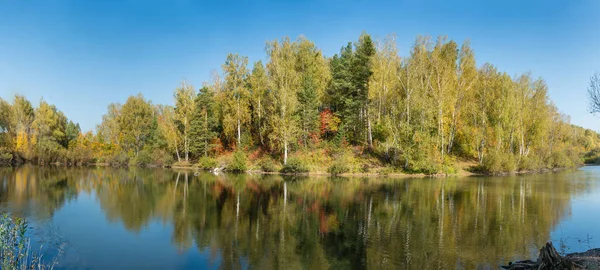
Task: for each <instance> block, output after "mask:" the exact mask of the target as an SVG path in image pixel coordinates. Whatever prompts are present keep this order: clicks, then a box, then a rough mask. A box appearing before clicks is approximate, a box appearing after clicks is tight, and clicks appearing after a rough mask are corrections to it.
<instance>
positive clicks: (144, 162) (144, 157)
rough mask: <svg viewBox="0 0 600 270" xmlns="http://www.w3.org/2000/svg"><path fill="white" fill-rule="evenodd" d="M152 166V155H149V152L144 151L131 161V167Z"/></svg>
mask: <svg viewBox="0 0 600 270" xmlns="http://www.w3.org/2000/svg"><path fill="white" fill-rule="evenodd" d="M151 164H152V157H151V156H150V153H148V151H146V150H143V151H140V152H139V153H138V154H137V156H135V157H133V158H132V159H131V160H130V161H129V165H133V166H148V165H151Z"/></svg>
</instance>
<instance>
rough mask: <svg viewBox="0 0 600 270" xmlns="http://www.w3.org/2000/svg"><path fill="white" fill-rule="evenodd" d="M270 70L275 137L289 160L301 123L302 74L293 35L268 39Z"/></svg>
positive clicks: (285, 162)
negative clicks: (298, 119)
mask: <svg viewBox="0 0 600 270" xmlns="http://www.w3.org/2000/svg"><path fill="white" fill-rule="evenodd" d="M266 51H267V55H268V56H269V62H268V64H267V70H268V72H269V78H270V79H271V82H270V83H271V85H272V87H273V91H274V97H275V100H274V105H275V115H274V117H273V121H272V122H271V127H272V129H273V133H272V134H271V140H272V141H273V142H275V144H277V145H279V146H280V147H282V148H283V163H284V164H287V159H288V151H289V148H290V143H291V142H292V141H293V140H294V139H295V137H296V134H297V131H298V128H297V127H298V124H297V117H295V113H296V111H297V107H298V99H297V94H296V91H297V89H298V81H299V80H298V74H297V72H296V69H295V64H296V61H295V53H294V45H293V44H292V42H291V41H290V39H289V38H284V39H283V40H281V41H272V42H268V43H267V48H266Z"/></svg>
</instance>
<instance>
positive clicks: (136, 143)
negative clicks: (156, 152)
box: [118, 94, 154, 156]
mask: <svg viewBox="0 0 600 270" xmlns="http://www.w3.org/2000/svg"><path fill="white" fill-rule="evenodd" d="M153 113H154V112H153V110H152V106H151V104H150V103H149V102H148V101H146V99H144V96H143V95H142V94H138V95H136V96H130V97H129V98H128V99H127V101H126V102H125V104H123V106H122V107H121V115H120V117H119V118H118V123H119V129H120V131H121V132H122V134H123V136H122V141H121V144H122V145H123V148H124V149H125V150H132V151H133V154H134V155H135V156H137V155H138V154H139V152H140V151H141V150H142V148H143V147H144V145H145V143H146V140H147V139H148V136H149V135H150V132H151V128H152V119H153Z"/></svg>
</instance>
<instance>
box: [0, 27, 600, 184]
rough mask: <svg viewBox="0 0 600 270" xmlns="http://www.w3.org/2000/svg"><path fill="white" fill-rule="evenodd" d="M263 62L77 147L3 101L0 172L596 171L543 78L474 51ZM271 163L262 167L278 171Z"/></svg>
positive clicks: (71, 132)
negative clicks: (473, 166)
mask: <svg viewBox="0 0 600 270" xmlns="http://www.w3.org/2000/svg"><path fill="white" fill-rule="evenodd" d="M375 44H377V46H376V45H375ZM266 54H267V62H266V63H265V65H263V63H262V62H260V61H259V62H256V63H255V64H254V66H253V68H252V71H251V72H249V70H248V68H247V65H248V58H247V57H245V56H241V55H237V54H229V55H228V56H227V58H226V60H225V63H224V64H223V65H222V71H223V74H218V73H215V74H213V76H212V79H211V82H209V83H207V84H206V85H205V86H204V87H202V88H201V89H200V90H199V92H198V93H197V95H196V96H194V87H193V86H192V85H191V84H188V83H187V82H186V81H183V82H182V84H181V87H179V88H177V89H176V91H175V93H174V101H175V105H174V106H168V105H154V104H152V102H150V101H148V100H146V99H144V97H143V96H142V95H141V94H138V95H136V96H131V97H129V98H128V99H127V101H126V102H125V104H123V105H120V104H110V105H109V106H108V108H107V113H106V115H104V116H103V118H102V123H101V124H100V125H99V126H97V128H96V130H97V132H96V133H95V134H91V135H90V136H87V137H86V138H84V139H81V138H80V137H81V135H82V134H81V130H80V127H79V125H78V124H76V123H74V122H72V121H70V120H69V119H67V117H66V116H65V115H64V114H63V113H62V112H61V111H59V110H58V109H57V108H56V107H55V106H54V105H51V104H48V103H47V102H45V101H44V100H42V101H41V102H40V103H39V106H37V108H34V106H32V105H31V103H30V102H29V101H28V100H27V99H26V98H25V97H23V96H19V95H17V96H15V97H14V100H13V101H12V103H9V102H7V101H4V100H2V99H0V147H4V148H5V149H6V150H2V151H3V152H4V154H3V155H2V156H0V162H2V161H1V160H8V157H9V154H7V153H12V154H13V155H14V157H15V159H16V160H17V161H21V160H25V161H28V162H37V163H40V164H47V163H53V162H64V163H68V164H84V163H88V162H91V161H93V160H106V161H107V162H110V163H112V164H131V165H149V164H152V165H158V166H168V165H169V164H171V163H172V162H173V160H172V159H173V158H174V157H177V161H178V162H183V163H181V164H183V165H189V164H191V163H193V161H192V160H194V161H195V160H197V159H198V158H200V157H213V158H217V159H223V160H220V161H224V160H225V159H232V160H231V161H230V162H220V163H219V164H229V165H230V167H232V168H234V167H235V168H236V169H239V170H241V168H244V170H245V169H246V167H245V166H246V165H245V164H244V165H243V166H242V164H243V163H246V162H245V161H244V162H241V161H240V160H241V159H239V154H238V155H237V157H238V158H237V159H236V157H231V156H229V155H227V154H225V153H229V151H231V150H234V149H238V150H240V151H241V149H260V151H263V152H265V153H267V154H268V155H270V156H283V160H282V161H283V163H287V157H288V156H295V157H296V158H298V159H302V160H303V163H304V165H306V167H307V168H309V169H311V170H315V171H323V170H327V168H329V169H330V170H332V171H334V172H339V171H345V170H340V168H341V167H343V166H340V165H344V166H345V167H347V171H349V172H357V171H368V170H369V166H370V165H367V164H361V160H363V159H368V157H365V155H372V156H376V157H377V159H378V161H377V164H376V165H374V167H377V166H393V167H394V169H395V170H404V171H406V172H409V173H425V174H438V173H446V174H453V173H456V171H457V170H456V168H455V166H454V163H455V162H456V159H457V158H460V159H461V160H467V161H470V162H478V163H479V164H481V165H480V166H479V169H480V170H481V171H484V172H489V173H503V172H510V171H515V170H517V169H518V170H539V169H545V168H562V167H575V166H579V165H580V164H581V157H582V156H583V155H585V156H584V157H583V161H585V162H586V163H600V154H599V153H600V150H593V149H595V148H599V149H600V136H599V135H598V134H597V133H596V132H594V131H592V130H586V129H583V128H581V127H577V126H574V125H570V124H569V118H568V116H565V115H563V114H561V113H560V112H559V110H558V108H556V107H555V106H554V105H553V103H552V101H551V100H550V99H549V97H548V86H547V84H546V83H545V82H544V81H543V80H542V79H535V78H534V77H533V76H532V75H531V74H528V73H526V74H523V75H520V76H518V77H511V76H509V75H508V74H506V73H505V72H502V71H499V70H498V69H497V68H496V67H494V66H493V65H492V64H487V63H486V64H483V65H477V63H476V61H475V53H474V52H473V50H472V48H471V47H470V44H469V42H468V41H467V42H463V43H462V44H459V43H457V42H456V41H454V40H450V39H447V38H445V37H440V38H438V39H437V40H434V39H432V38H431V37H418V38H417V39H416V40H415V42H414V45H413V47H412V48H411V50H410V53H409V55H407V56H406V57H403V58H402V59H401V58H400V56H399V55H398V49H397V48H396V38H395V36H389V37H386V38H384V39H383V40H380V41H378V42H375V41H374V40H372V38H371V36H370V35H368V34H366V33H363V34H361V35H360V37H359V38H358V40H355V41H353V42H348V43H347V44H346V46H343V47H342V48H341V50H340V51H339V53H338V54H336V55H334V56H333V57H331V58H326V57H325V56H323V54H322V52H321V50H320V49H319V48H318V47H317V46H316V45H315V44H314V43H313V42H311V41H310V40H308V39H306V38H304V37H299V38H298V39H296V40H291V39H290V38H283V39H279V40H274V41H271V42H268V43H267V44H266ZM478 66H481V67H480V68H477V67H478ZM597 81H600V80H597V78H595V79H594V82H597ZM592 88H594V89H596V88H595V87H592ZM596 92H598V91H596ZM241 146H243V148H242V147H241ZM4 148H3V149H4ZM317 149H319V150H324V151H317ZM298 150H300V151H299V152H298ZM330 150H333V151H330ZM143 151H145V153H141V152H143ZM294 151H296V153H294ZM344 151H346V152H350V153H345V152H344ZM123 153H126V154H125V155H123ZM314 153H318V156H314V155H313V154H314ZM340 153H342V154H341V156H338V155H340ZM365 153H368V154H365ZM586 153H587V154H586ZM0 154H2V153H0ZM127 156H129V157H135V158H133V159H132V160H131V162H129V159H128V158H127ZM225 156H226V157H225ZM356 157H360V158H356ZM340 158H347V160H345V161H344V164H342V161H339V159H340ZM332 159H333V160H337V161H338V162H339V164H332V162H331V160H332ZM278 162H281V161H279V160H278V161H277V162H273V163H274V164H270V163H269V161H264V163H265V164H264V166H262V164H259V165H260V166H261V167H264V168H263V170H269V171H272V170H276V169H277V168H278V166H276V165H277V164H278ZM292 163H294V162H292ZM371 164H375V163H373V162H371ZM271 165H275V166H271ZM286 167H287V169H290V170H291V171H295V168H293V167H294V166H291V167H290V166H289V165H287V166H286ZM283 169H286V168H283ZM341 169H344V168H341Z"/></svg>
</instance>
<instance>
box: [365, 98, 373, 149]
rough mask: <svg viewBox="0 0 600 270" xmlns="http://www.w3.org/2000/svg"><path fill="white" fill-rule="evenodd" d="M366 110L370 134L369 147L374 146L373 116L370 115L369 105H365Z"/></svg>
mask: <svg viewBox="0 0 600 270" xmlns="http://www.w3.org/2000/svg"><path fill="white" fill-rule="evenodd" d="M365 111H366V113H365V114H366V117H367V131H368V135H369V148H371V149H372V148H373V133H372V130H371V118H370V117H369V106H368V105H367V106H366V107H365Z"/></svg>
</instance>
